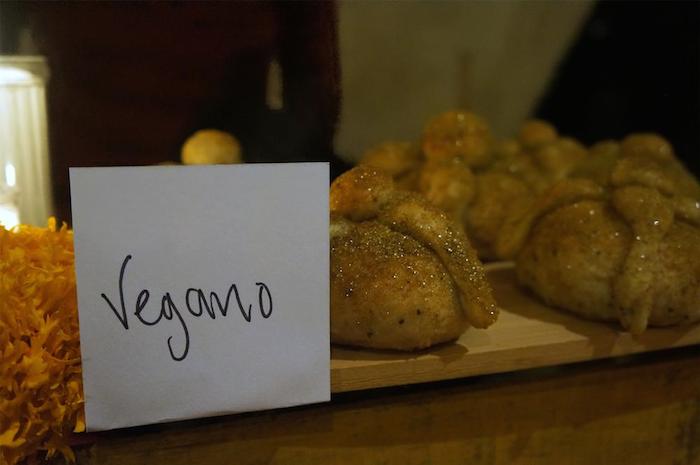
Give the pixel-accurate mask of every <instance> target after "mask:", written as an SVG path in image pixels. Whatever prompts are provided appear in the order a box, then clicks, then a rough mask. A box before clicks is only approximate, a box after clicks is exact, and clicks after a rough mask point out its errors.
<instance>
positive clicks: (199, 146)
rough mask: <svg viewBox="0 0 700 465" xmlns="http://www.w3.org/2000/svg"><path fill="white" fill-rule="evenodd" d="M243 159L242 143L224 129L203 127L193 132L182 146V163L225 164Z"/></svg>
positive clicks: (239, 161)
mask: <svg viewBox="0 0 700 465" xmlns="http://www.w3.org/2000/svg"><path fill="white" fill-rule="evenodd" d="M241 161H242V160H241V144H240V143H239V142H238V140H237V139H236V138H235V137H234V136H232V135H231V134H229V133H227V132H224V131H219V130H216V129H202V130H200V131H197V132H195V133H194V134H192V135H191V136H190V137H189V138H188V139H187V140H186V141H185V143H184V144H183V146H182V163H184V164H185V165H223V164H231V163H241Z"/></svg>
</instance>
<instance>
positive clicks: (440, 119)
mask: <svg viewBox="0 0 700 465" xmlns="http://www.w3.org/2000/svg"><path fill="white" fill-rule="evenodd" d="M490 146H491V130H490V128H489V126H488V124H487V123H486V121H485V120H483V119H482V118H481V117H480V116H478V115H475V114H474V113H471V112H468V111H448V112H446V113H442V114H440V115H437V116H436V117H435V118H433V119H431V120H430V121H429V122H428V124H427V126H426V127H425V131H424V133H423V152H425V156H426V158H427V160H428V161H430V162H444V161H452V160H453V159H455V158H457V159H461V160H462V161H464V162H465V163H466V164H467V165H469V166H483V165H485V164H487V163H488V162H489V161H490V157H491V153H490V151H489V149H490Z"/></svg>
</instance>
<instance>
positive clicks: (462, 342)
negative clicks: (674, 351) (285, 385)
mask: <svg viewBox="0 0 700 465" xmlns="http://www.w3.org/2000/svg"><path fill="white" fill-rule="evenodd" d="M487 271H488V273H489V278H490V281H491V282H492V284H493V287H494V293H495V297H496V300H497V301H498V302H499V305H500V307H501V315H500V317H499V321H498V322H497V323H496V324H494V325H493V326H492V327H491V328H489V329H487V330H475V329H469V330H467V331H466V332H465V333H464V334H463V335H462V336H461V337H460V338H459V339H458V340H457V341H456V342H454V343H451V344H444V345H441V346H437V347H434V348H432V349H429V350H426V351H421V352H417V353H402V352H393V351H374V350H363V349H352V348H345V347H333V348H332V350H331V392H334V393H339V392H347V391H357V390H364V389H374V388H381V387H389V386H398V385H405V384H415V383H424V382H431V381H441V380H449V379H455V378H463V377H470V376H477V375H484V374H492V373H503V372H508V371H517V370H523V369H528V368H539V367H547V366H555V365H562V364H568V363H575V362H582V361H587V360H596V359H602V358H608V357H616V356H623V355H631V354H637V353H641V352H651V351H656V350H663V349H669V348H675V347H683V346H688V345H693V344H697V343H700V325H695V326H681V327H673V328H652V329H649V330H647V331H646V332H645V333H644V334H643V335H642V336H639V337H633V336H632V335H630V334H628V333H625V332H623V331H621V329H620V328H619V326H616V325H615V324H608V323H600V322H592V321H586V320H583V319H581V318H578V317H576V316H574V315H570V314H567V313H565V312H562V311H560V310H556V309H552V308H548V307H546V306H545V305H543V304H542V303H540V302H539V301H537V300H536V299H535V298H534V297H532V296H530V295H529V294H528V293H527V292H526V291H524V290H522V289H521V288H520V287H518V285H517V284H516V282H515V275H514V271H513V269H512V265H511V264H504V263H498V264H493V265H490V266H488V267H487Z"/></svg>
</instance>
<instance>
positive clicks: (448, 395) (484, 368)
mask: <svg viewBox="0 0 700 465" xmlns="http://www.w3.org/2000/svg"><path fill="white" fill-rule="evenodd" d="M490 278H491V281H492V283H493V285H494V288H495V291H496V296H497V298H498V301H499V304H500V305H501V306H502V307H503V308H504V311H503V312H502V314H501V317H500V319H499V322H498V323H497V324H496V325H494V326H493V328H490V329H488V330H486V331H477V330H469V331H467V333H465V335H464V336H463V337H462V338H460V340H459V341H457V343H455V344H449V345H444V346H441V347H438V348H435V349H433V350H430V351H426V352H422V353H419V354H412V355H406V354H400V353H396V352H388V351H361V350H355V349H349V348H333V350H332V360H331V379H332V381H331V384H332V391H333V393H334V394H333V396H332V400H331V402H330V403H327V404H317V405H311V406H304V407H295V408H289V409H279V410H273V411H268V412H257V413H249V414H241V415H231V416H226V417H219V418H209V419H203V420H192V421H186V422H180V423H173V424H165V425H151V426H145V427H139V428H131V429H126V430H120V431H111V432H104V433H99V434H95V435H91V436H90V437H89V441H87V442H88V444H86V445H84V446H82V447H78V449H77V453H78V462H79V463H84V464H120V465H122V464H123V465H128V464H140V463H148V464H173V465H177V464H197V463H205V464H229V463H241V464H266V463H273V464H286V463H290V464H335V463H337V464H346V463H347V464H376V463H382V464H402V465H403V464H462V463H469V464H476V465H480V464H545V465H546V464H672V465H690V464H692V465H696V464H697V465H700V345H697V343H698V342H700V327H699V326H695V327H686V328H675V329H657V330H651V331H649V332H647V333H646V334H645V335H644V336H643V337H641V338H632V337H631V336H629V335H628V334H624V333H621V332H619V331H618V329H617V328H616V327H615V326H614V325H606V324H598V323H592V322H586V321H583V320H580V319H578V318H576V317H574V316H570V315H567V314H564V313H561V312H557V311H554V310H552V309H548V308H546V307H544V306H543V305H541V304H539V303H538V302H537V301H536V300H535V299H533V298H531V297H529V296H528V295H527V294H526V293H524V292H522V291H521V290H519V289H518V288H517V287H516V286H515V285H514V281H513V273H512V270H510V269H508V267H505V268H504V267H502V266H499V267H497V268H496V269H492V270H491V271H490ZM662 349H665V350H662ZM575 362H577V363H575ZM418 383H422V384H418ZM386 386H391V387H386ZM350 391H354V392H350Z"/></svg>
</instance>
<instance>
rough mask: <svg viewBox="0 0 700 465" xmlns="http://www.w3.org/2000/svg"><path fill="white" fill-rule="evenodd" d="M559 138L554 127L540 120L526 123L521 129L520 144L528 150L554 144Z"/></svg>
mask: <svg viewBox="0 0 700 465" xmlns="http://www.w3.org/2000/svg"><path fill="white" fill-rule="evenodd" d="M557 137H558V134H557V130H556V129H555V128H554V126H552V125H551V124H549V123H548V122H546V121H542V120H538V119H533V120H529V121H525V123H523V125H522V127H521V128H520V136H519V139H520V142H521V143H522V144H523V145H524V146H525V147H527V148H533V147H538V146H540V145H544V144H549V143H552V142H554V141H556V140H557Z"/></svg>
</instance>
